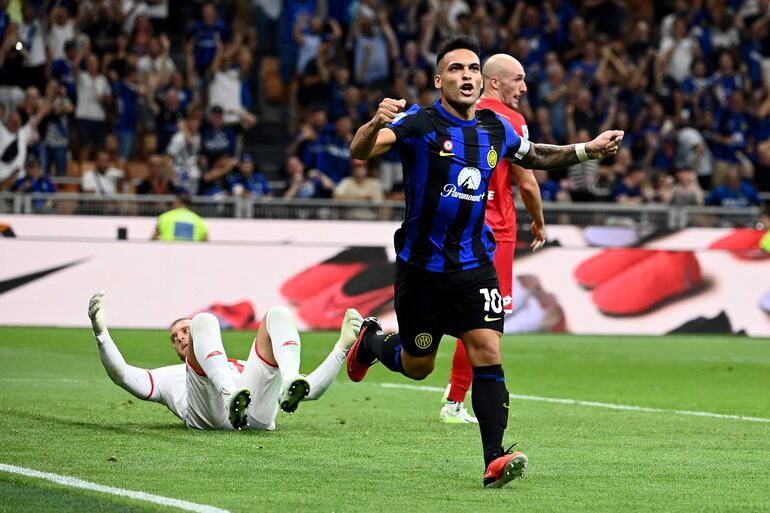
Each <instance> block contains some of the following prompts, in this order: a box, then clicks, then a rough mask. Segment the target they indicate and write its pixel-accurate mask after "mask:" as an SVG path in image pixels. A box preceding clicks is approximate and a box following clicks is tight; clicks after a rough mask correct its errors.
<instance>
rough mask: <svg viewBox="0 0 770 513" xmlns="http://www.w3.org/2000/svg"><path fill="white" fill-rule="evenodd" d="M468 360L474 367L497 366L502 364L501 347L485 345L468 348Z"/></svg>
mask: <svg viewBox="0 0 770 513" xmlns="http://www.w3.org/2000/svg"><path fill="white" fill-rule="evenodd" d="M468 359H469V360H470V362H471V365H473V366H474V367H481V366H483V365H497V364H499V363H500V347H499V346H498V345H492V344H484V345H478V346H475V347H470V348H468Z"/></svg>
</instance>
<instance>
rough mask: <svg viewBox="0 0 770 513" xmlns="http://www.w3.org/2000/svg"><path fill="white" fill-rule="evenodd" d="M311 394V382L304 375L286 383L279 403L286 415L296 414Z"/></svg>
mask: <svg viewBox="0 0 770 513" xmlns="http://www.w3.org/2000/svg"><path fill="white" fill-rule="evenodd" d="M309 393H310V382H309V381H308V380H307V378H306V377H305V376H303V375H301V374H300V375H297V377H295V378H294V379H291V380H289V381H288V382H286V383H284V386H283V390H282V391H281V398H280V399H279V403H280V406H281V409H282V410H283V411H285V412H286V413H294V412H295V411H297V408H298V407H299V403H300V401H302V400H303V399H304V398H305V397H307V395H308V394H309Z"/></svg>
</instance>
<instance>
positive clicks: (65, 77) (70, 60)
mask: <svg viewBox="0 0 770 513" xmlns="http://www.w3.org/2000/svg"><path fill="white" fill-rule="evenodd" d="M64 56H65V57H64V58H63V59H56V60H55V61H53V62H52V63H51V77H52V78H55V79H56V80H57V81H58V82H59V83H60V84H63V85H64V86H65V87H66V88H67V96H69V99H70V101H72V102H73V103H75V100H76V99H77V84H76V83H75V67H76V66H79V65H80V60H81V52H79V51H78V46H77V43H75V41H73V40H70V41H67V42H66V43H64Z"/></svg>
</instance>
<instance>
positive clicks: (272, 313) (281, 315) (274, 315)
mask: <svg viewBox="0 0 770 513" xmlns="http://www.w3.org/2000/svg"><path fill="white" fill-rule="evenodd" d="M265 319H267V324H268V326H270V324H271V323H274V322H280V323H287V322H288V323H293V322H294V318H293V317H292V315H291V311H289V309H288V308H287V307H285V306H283V305H278V306H274V307H272V308H270V310H268V311H267V315H265Z"/></svg>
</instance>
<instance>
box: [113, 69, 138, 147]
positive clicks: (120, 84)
mask: <svg viewBox="0 0 770 513" xmlns="http://www.w3.org/2000/svg"><path fill="white" fill-rule="evenodd" d="M114 90H115V93H114V94H115V100H116V110H117V112H116V116H115V135H117V138H118V160H119V161H121V162H126V161H128V160H131V158H132V157H133V156H134V142H135V140H136V123H137V120H138V118H139V96H140V94H143V93H144V88H143V86H141V85H140V84H139V74H138V73H137V71H136V68H135V67H133V66H131V67H129V68H128V69H127V70H126V76H125V77H124V78H123V79H121V80H118V81H117V82H115V86H114Z"/></svg>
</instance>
